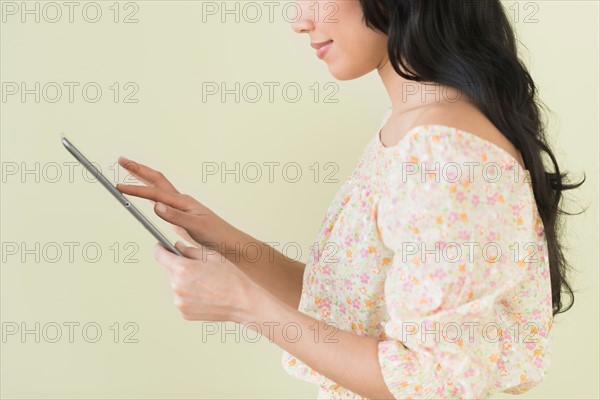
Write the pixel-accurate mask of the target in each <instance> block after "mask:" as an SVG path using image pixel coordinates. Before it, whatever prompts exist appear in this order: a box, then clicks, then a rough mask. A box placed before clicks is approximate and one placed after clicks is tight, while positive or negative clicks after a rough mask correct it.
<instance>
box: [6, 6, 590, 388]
mask: <svg viewBox="0 0 600 400" xmlns="http://www.w3.org/2000/svg"><path fill="white" fill-rule="evenodd" d="M1 3H2V4H1V6H2V26H1V31H0V36H1V39H0V51H1V71H0V74H1V81H2V102H1V103H0V105H1V117H0V121H1V122H0V124H1V126H0V128H1V147H2V149H1V164H2V189H1V220H2V225H1V242H2V268H1V302H2V303H1V313H2V315H1V321H2V329H3V338H2V342H1V343H0V345H1V365H0V366H1V376H0V378H1V383H0V387H1V388H2V389H1V393H0V395H1V397H2V398H23V399H24V398H64V399H75V398H77V399H82V398H154V399H163V398H164V399H167V398H182V399H183V398H223V399H225V398H290V399H291V398H315V397H316V394H317V387H316V386H312V385H310V384H308V383H306V382H303V381H301V380H297V379H295V378H292V377H290V376H288V375H287V374H286V373H285V372H284V371H283V369H282V367H281V350H280V349H279V348H278V347H276V346H275V345H273V344H271V343H269V342H268V341H267V340H266V339H260V340H258V341H256V340H255V337H254V335H253V332H252V331H244V330H242V329H236V325H235V324H231V323H228V324H211V323H204V324H203V323H201V322H189V321H185V320H183V319H182V318H181V317H180V316H179V312H178V311H177V309H176V308H175V306H174V305H173V303H172V295H171V291H170V286H169V283H168V280H167V275H166V272H165V271H164V270H163V267H162V266H160V265H159V264H158V263H156V262H155V261H154V259H153V257H152V246H153V244H154V243H155V241H154V239H153V238H152V237H151V236H150V235H149V234H148V233H147V232H145V231H144V230H143V228H142V227H141V226H140V225H139V224H138V223H137V222H136V221H135V220H134V219H133V218H132V217H131V216H130V215H128V213H127V212H126V211H125V210H123V209H121V208H119V206H118V205H117V203H116V202H115V200H114V199H112V198H111V196H110V195H109V194H108V193H107V192H105V190H104V189H103V188H101V187H100V186H99V185H98V184H97V183H93V182H90V179H86V178H89V177H88V176H87V175H85V174H83V170H82V168H81V167H80V166H77V165H74V161H75V160H74V159H73V158H72V157H71V156H70V155H69V154H68V153H67V152H66V151H65V150H64V149H63V147H62V145H61V144H60V133H61V132H62V133H64V134H65V135H67V136H68V137H69V138H70V139H71V140H72V141H73V143H75V144H76V145H77V146H78V147H80V149H81V150H82V151H83V153H84V154H85V155H87V156H88V157H89V158H90V159H91V160H93V161H95V162H96V163H97V164H98V165H99V166H100V168H101V169H102V171H103V172H105V173H106V174H108V175H109V176H110V177H111V178H112V179H113V181H115V182H116V181H120V182H123V181H124V180H125V179H126V176H125V175H126V174H125V173H124V171H123V170H122V169H119V168H117V164H116V160H117V157H118V156H119V155H125V156H127V157H129V158H132V159H134V160H136V161H139V162H142V163H146V164H148V165H150V166H151V167H154V168H156V169H159V170H160V171H162V172H163V173H164V174H165V175H166V176H167V177H168V178H170V179H171V181H172V182H173V183H174V184H175V185H176V186H177V187H178V188H179V190H180V191H182V192H184V193H188V194H191V195H193V196H195V198H196V199H198V200H199V201H201V202H203V203H204V204H205V205H207V206H208V207H210V208H211V209H213V210H214V211H215V212H217V213H218V214H220V215H221V216H222V217H224V218H225V219H227V220H228V221H230V222H231V223H232V224H234V225H236V226H238V227H239V228H240V229H242V230H244V231H246V232H248V233H250V234H252V235H253V236H254V237H256V238H258V239H260V240H263V241H270V242H277V243H276V244H274V246H275V247H276V248H277V249H278V250H282V249H285V251H286V254H288V255H289V256H290V257H295V258H301V259H302V260H303V261H305V260H306V257H307V255H308V249H309V246H310V245H311V244H312V243H313V242H314V240H315V237H316V233H317V229H318V228H319V224H320V222H321V219H322V217H323V216H324V213H325V211H326V209H327V206H328V205H329V202H330V201H331V199H332V198H333V195H334V194H335V192H336V191H337V190H338V188H339V187H340V185H341V184H342V183H343V181H344V180H345V179H346V178H347V176H348V175H349V174H350V172H351V171H352V169H353V168H354V166H355V165H356V161H357V157H358V156H359V154H360V153H361V151H362V149H363V148H364V146H365V145H366V143H367V142H368V140H369V139H370V138H371V137H372V135H373V134H375V131H376V129H377V127H378V126H379V124H380V123H381V121H382V118H383V115H384V113H385V111H386V110H387V108H388V106H389V101H388V97H387V94H386V92H385V90H384V88H383V86H382V84H381V83H380V80H379V76H378V75H377V73H376V72H373V73H371V74H369V75H368V76H365V77H363V78H361V79H358V80H354V81H345V82H338V81H336V80H335V79H334V78H333V77H332V76H331V75H330V74H329V72H328V69H327V66H326V64H325V63H324V62H323V61H321V60H319V59H317V58H316V57H315V54H314V50H313V49H312V48H310V46H309V37H308V35H297V34H295V33H294V32H293V31H292V30H291V27H290V25H289V22H288V21H286V18H285V17H284V14H283V12H284V10H287V11H288V13H289V14H288V17H289V18H292V17H293V15H294V13H293V9H287V8H285V7H284V6H285V5H286V4H287V3H289V2H281V3H280V2H277V3H275V4H276V6H274V7H273V6H269V5H268V4H267V3H265V2H244V1H242V2H235V1H228V2H221V1H217V2H208V1H205V2H202V1H135V2H118V3H115V2H113V1H107V2H105V1H98V2H96V3H93V2H76V3H75V6H74V7H73V8H69V7H70V6H67V5H64V3H63V2H56V3H52V4H51V3H48V2H34V1H28V2H24V3H23V2H9V1H3V2H1ZM249 4H250V5H249ZM504 4H505V6H506V7H507V9H508V10H509V13H510V15H511V18H512V20H513V22H514V25H515V27H516V29H517V34H518V37H519V39H520V41H521V42H522V44H523V45H522V48H521V51H522V55H523V58H524V60H525V62H526V64H527V65H528V66H529V68H530V72H531V73H532V75H533V78H534V80H535V81H536V83H537V84H538V86H539V92H540V98H541V99H542V100H543V101H544V102H545V104H547V105H548V107H549V108H550V109H551V110H552V111H553V115H548V118H549V131H550V136H551V142H552V144H553V146H554V149H555V152H556V155H557V157H558V158H559V161H560V163H561V165H562V166H563V168H564V169H565V170H567V171H569V172H572V173H574V175H573V176H574V178H579V177H580V176H581V172H586V173H587V176H588V181H587V182H586V183H585V184H584V186H583V188H582V189H580V190H578V191H577V193H576V194H569V196H568V200H569V202H568V205H569V206H568V208H569V209H570V210H572V211H576V210H578V209H579V208H580V207H581V206H587V207H588V210H587V212H586V213H585V214H583V215H580V216H574V217H570V218H569V219H568V223H567V225H566V229H565V235H566V238H567V245H568V247H569V248H568V253H567V255H568V257H569V260H570V261H571V263H572V264H573V266H574V267H575V268H576V269H577V270H578V273H577V274H576V275H574V278H573V283H574V286H575V288H576V289H577V291H578V293H577V298H576V303H575V306H574V308H573V309H572V310H571V311H569V312H568V313H567V314H564V315H561V316H559V317H557V319H556V321H555V325H554V345H553V355H552V369H551V371H550V372H549V374H548V375H547V377H546V379H545V381H544V382H543V383H541V384H540V385H539V386H538V387H536V388H534V389H533V390H531V391H530V392H528V393H526V394H524V395H522V396H521V397H522V398H527V399H534V398H590V399H591V398H598V397H599V396H600V393H599V389H598V374H599V367H598V353H599V349H598V338H599V336H598V325H599V321H598V316H599V310H598V303H599V299H598V249H599V243H598V226H599V223H598V190H599V188H598V148H599V143H598V134H599V124H598V110H599V104H598V59H599V55H598V48H599V44H598V37H599V32H598V25H599V23H598V14H599V6H598V2H597V1H554V0H553V1H520V2H516V1H509V2H504ZM224 7H227V9H229V10H235V8H236V7H237V8H238V10H239V13H237V16H236V12H235V11H234V13H233V14H227V13H225V14H222V13H223V12H224V11H225V9H224ZM269 7H273V8H269ZM270 9H271V10H273V14H272V15H271V16H270V15H269V10H270ZM26 10H30V11H31V10H33V11H31V13H28V12H27V11H26ZM36 10H37V11H36ZM70 11H71V15H69V12H70ZM257 11H258V12H260V14H257ZM215 12H216V14H215ZM36 13H39V14H37V15H36ZM38 15H39V21H36V18H37V17H38ZM236 17H237V18H238V21H236ZM23 19H24V21H23ZM70 19H72V22H71V21H70ZM136 20H137V22H136ZM94 21H95V22H94ZM236 84H237V85H239V90H236ZM222 85H224V86H222ZM215 88H216V89H217V90H218V91H219V92H218V93H217V94H211V93H213V92H211V90H213V89H215ZM222 88H224V89H226V90H228V92H227V93H228V94H226V95H225V97H224V99H222V98H221V93H222V92H221V89H222ZM269 88H272V91H270V89H269ZM257 89H260V91H257ZM236 94H237V95H239V96H240V97H239V101H236V98H235V96H236ZM258 95H261V97H260V98H259V97H257V96H258ZM270 95H272V97H270ZM36 97H38V98H37V99H36ZM236 162H237V163H239V166H236ZM270 163H279V164H270ZM269 165H272V166H273V169H272V170H270V169H269ZM257 166H258V168H257ZM215 168H216V171H218V172H217V173H216V174H212V172H214V171H215ZM236 168H237V169H238V171H239V178H237V177H236V174H235V173H226V174H224V175H222V174H221V173H222V172H223V171H235V170H236ZM211 171H212V172H211ZM270 171H273V172H274V174H272V175H269V173H270ZM257 172H259V173H260V174H261V175H260V176H257ZM298 173H300V174H301V175H299V176H297V174H298ZM236 180H239V181H238V182H236ZM134 202H135V203H136V204H137V205H138V206H139V207H140V208H141V209H142V210H143V211H144V212H145V213H146V215H148V216H150V217H152V220H153V221H154V222H155V223H156V224H157V225H158V226H159V228H161V229H162V230H163V232H165V233H166V234H167V236H169V237H170V238H171V239H172V240H175V239H176V238H177V237H176V235H175V233H174V232H173V231H172V230H171V229H170V227H169V226H168V225H167V224H165V223H162V222H161V221H160V220H159V218H158V217H157V216H155V215H153V212H152V209H151V205H150V204H149V202H147V201H142V200H141V199H137V201H136V199H134ZM147 203H148V204H147ZM36 324H38V325H36ZM24 329H25V330H27V331H26V332H23V330H24ZM215 329H216V330H217V331H216V332H213V330H215ZM23 333H24V335H22V334H23ZM59 334H60V336H59ZM222 335H223V336H224V340H223V337H222ZM236 335H237V337H236ZM38 341H39V342H38ZM496 398H515V397H514V396H511V395H502V396H496Z"/></svg>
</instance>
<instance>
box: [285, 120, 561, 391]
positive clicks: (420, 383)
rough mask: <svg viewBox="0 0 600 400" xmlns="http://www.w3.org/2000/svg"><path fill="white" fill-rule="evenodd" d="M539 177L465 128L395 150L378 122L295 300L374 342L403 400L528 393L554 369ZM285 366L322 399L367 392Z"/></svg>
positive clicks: (434, 133) (409, 138) (421, 134)
mask: <svg viewBox="0 0 600 400" xmlns="http://www.w3.org/2000/svg"><path fill="white" fill-rule="evenodd" d="M390 113H391V109H389V110H388V112H387V113H386V115H385V118H384V120H383V122H382V123H381V126H380V128H381V127H383V125H384V124H385V122H386V121H387V118H388V117H389V115H390ZM465 163H466V164H465ZM474 165H476V166H479V167H480V168H476V167H475V168H472V167H473V166H474ZM436 166H437V167H436ZM457 166H459V168H458V173H457ZM415 167H417V170H418V171H417V172H415ZM445 167H448V168H445ZM450 167H452V168H450ZM436 168H437V169H436ZM445 169H446V170H447V172H448V173H447V174H445V175H444V174H443V171H444V170H445ZM422 171H427V173H421V172H422ZM431 171H438V172H440V173H438V174H432V173H431ZM436 176H437V178H436ZM529 179H530V175H529V172H528V171H527V170H524V169H523V168H522V167H521V166H520V165H519V164H518V163H517V162H516V161H515V160H514V158H513V157H512V156H511V155H510V154H509V153H507V152H506V151H505V150H503V149H501V148H500V147H498V146H496V145H495V144H493V143H491V142H489V141H486V140H484V139H482V138H480V137H479V136H476V135H474V134H472V133H469V132H466V131H463V130H460V129H458V128H453V127H449V126H445V125H434V124H430V125H421V126H416V127H414V128H413V129H411V130H409V132H407V133H406V134H405V135H404V137H403V138H402V139H401V140H400V141H399V143H398V144H396V145H395V146H391V147H385V146H384V145H383V144H382V143H381V140H380V138H379V131H378V132H377V134H375V135H374V136H373V138H372V139H371V141H370V142H369V143H368V145H367V146H366V148H365V149H364V151H363V153H362V154H361V156H360V158H359V160H358V164H357V166H356V167H355V169H354V171H353V172H352V174H351V175H350V176H349V177H348V179H347V180H346V181H345V182H344V184H343V185H342V186H341V188H340V189H339V191H338V193H337V194H336V196H335V198H334V199H333V201H332V203H331V205H330V207H329V209H328V210H327V213H326V215H325V217H324V218H323V221H322V226H321V228H320V229H319V231H318V232H319V234H318V237H317V243H318V244H319V251H318V252H317V254H324V255H325V254H326V255H327V257H314V256H313V255H311V257H309V259H308V260H307V265H306V269H305V272H304V282H303V287H302V295H301V299H300V304H299V306H298V309H299V310H300V311H302V312H303V313H306V314H308V315H310V316H312V317H314V318H316V319H319V320H322V321H326V322H328V323H331V324H332V325H334V326H336V327H337V328H339V329H341V330H344V331H348V332H352V333H354V334H358V335H365V336H371V337H376V338H378V339H379V340H380V342H379V345H378V360H379V364H380V367H381V371H382V375H383V377H384V381H385V383H386V385H387V386H388V388H389V390H390V392H391V393H392V394H393V395H394V397H395V398H398V399H411V398H487V397H490V396H492V395H493V394H494V393H498V392H507V393H513V394H518V393H523V392H525V391H527V390H529V389H531V388H532V387H533V386H535V385H536V384H538V383H539V382H541V381H542V379H543V377H544V375H545V373H546V372H547V371H548V369H549V367H550V347H551V332H552V329H551V328H552V299H551V286H550V274H549V270H548V261H547V260H548V253H547V249H546V241H545V238H544V229H543V224H542V221H541V219H540V216H539V213H538V210H537V207H536V203H535V199H534V196H533V191H532V187H531V184H530V183H529V182H530V181H529ZM332 244H333V245H334V248H335V249H336V250H337V251H336V252H335V254H333V256H332V254H331V251H330V250H331V245H332ZM324 249H327V250H329V251H324ZM282 364H283V367H284V369H285V370H286V371H287V372H288V373H290V374H291V375H293V376H295V377H297V378H301V379H304V380H307V381H309V382H312V383H314V384H316V385H319V386H320V391H319V394H318V398H319V399H362V397H361V396H359V395H358V394H356V393H353V392H351V391H350V390H348V389H346V388H344V387H342V386H341V385H339V384H337V383H336V382H333V381H332V380H330V379H329V378H327V377H325V376H323V375H321V374H319V373H318V372H316V371H315V370H313V369H312V368H310V367H309V366H307V365H306V364H304V363H303V362H302V361H301V360H300V359H298V358H296V357H294V356H292V355H291V354H289V353H288V352H286V351H284V352H283V357H282ZM351 367H352V366H347V365H344V366H340V368H351Z"/></svg>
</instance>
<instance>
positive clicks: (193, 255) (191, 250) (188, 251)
mask: <svg viewBox="0 0 600 400" xmlns="http://www.w3.org/2000/svg"><path fill="white" fill-rule="evenodd" d="M175 247H176V248H177V250H179V251H180V252H181V254H183V256H184V257H185V258H190V259H194V260H201V261H204V262H206V261H207V260H208V258H209V257H212V256H214V255H216V254H218V252H217V251H216V250H211V249H209V248H207V247H204V246H202V245H200V246H199V247H191V246H186V245H184V244H183V243H181V242H177V243H175Z"/></svg>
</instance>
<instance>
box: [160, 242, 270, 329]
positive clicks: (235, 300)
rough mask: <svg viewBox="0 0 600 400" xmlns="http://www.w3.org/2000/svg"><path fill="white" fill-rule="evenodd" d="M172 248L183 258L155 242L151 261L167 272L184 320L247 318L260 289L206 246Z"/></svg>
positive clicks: (261, 289)
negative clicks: (153, 260)
mask: <svg viewBox="0 0 600 400" xmlns="http://www.w3.org/2000/svg"><path fill="white" fill-rule="evenodd" d="M175 247H176V248H177V250H179V251H180V252H181V254H183V257H182V256H178V255H176V254H173V253H171V252H170V251H168V250H167V249H165V248H164V247H163V246H162V245H160V244H159V243H157V244H156V247H155V251H154V258H155V259H156V261H158V262H159V263H160V264H161V265H163V266H164V267H165V268H166V269H167V272H168V274H169V277H170V279H171V288H172V289H173V295H174V303H175V305H176V306H177V308H178V309H179V311H180V312H181V315H182V317H183V318H184V319H186V320H201V321H232V322H241V321H244V320H247V319H248V318H249V316H250V313H251V308H252V307H251V305H252V304H253V303H254V300H255V299H256V297H257V296H258V295H259V294H260V292H261V291H263V290H264V289H263V288H262V287H260V286H259V285H258V284H257V283H255V282H254V281H252V280H251V279H250V278H249V277H248V276H247V275H246V274H244V273H243V272H242V271H241V270H240V269H239V268H238V267H236V266H235V264H233V263H232V262H231V261H229V260H227V259H226V258H225V257H224V256H223V255H221V254H220V253H217V252H215V251H212V250H210V249H208V248H207V247H204V246H202V247H189V246H185V245H183V244H182V243H181V242H178V243H176V245H175Z"/></svg>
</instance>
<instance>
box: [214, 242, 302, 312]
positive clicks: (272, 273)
mask: <svg viewBox="0 0 600 400" xmlns="http://www.w3.org/2000/svg"><path fill="white" fill-rule="evenodd" d="M231 237H236V241H235V242H232V243H228V244H227V249H228V250H227V251H225V252H224V253H225V256H226V257H227V258H228V259H229V261H231V262H233V263H234V264H235V265H237V267H238V268H240V269H241V270H242V271H243V272H244V273H245V274H246V275H248V276H249V277H250V278H251V279H252V280H253V281H255V282H256V283H258V284H259V285H260V286H262V287H263V288H265V289H266V290H267V291H269V292H270V293H272V294H273V295H274V296H275V297H276V298H278V299H279V300H281V301H282V302H284V303H285V304H287V305H289V306H291V307H293V308H294V309H296V308H298V304H299V302H300V295H301V293H302V279H303V275H304V268H305V267H306V265H305V264H303V263H301V262H299V261H295V260H293V259H290V258H287V257H285V256H284V255H283V254H282V253H280V252H279V251H277V250H275V249H274V248H273V247H272V246H269V245H268V244H267V243H265V242H262V241H260V240H256V239H255V238H253V237H252V236H250V235H248V234H246V233H244V232H241V231H238V232H236V234H235V236H234V235H231Z"/></svg>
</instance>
